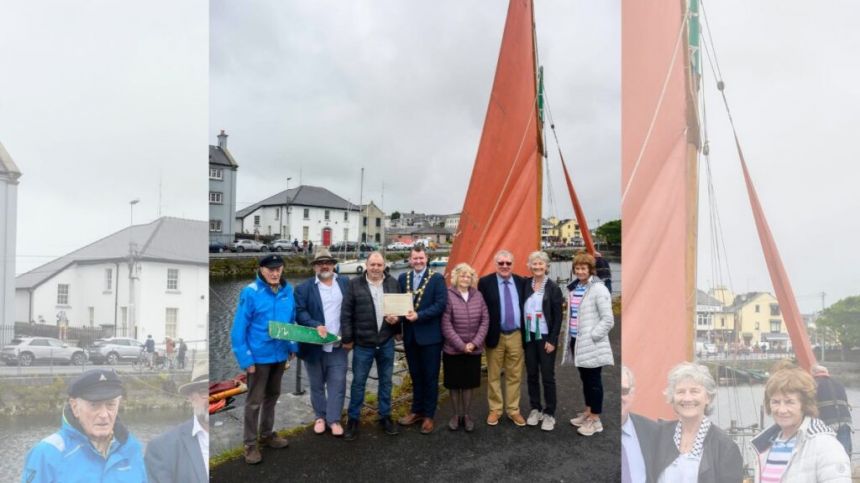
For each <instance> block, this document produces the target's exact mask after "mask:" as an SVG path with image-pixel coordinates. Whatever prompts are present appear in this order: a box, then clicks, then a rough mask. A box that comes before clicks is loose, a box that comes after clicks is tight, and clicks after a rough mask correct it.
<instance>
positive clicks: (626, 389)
mask: <svg viewBox="0 0 860 483" xmlns="http://www.w3.org/2000/svg"><path fill="white" fill-rule="evenodd" d="M632 390H633V388H632V387H623V386H622V387H621V395H622V396H627V395H629V394H630V391H632Z"/></svg>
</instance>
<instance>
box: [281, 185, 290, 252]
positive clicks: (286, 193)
mask: <svg viewBox="0 0 860 483" xmlns="http://www.w3.org/2000/svg"><path fill="white" fill-rule="evenodd" d="M291 179H293V178H287V191H284V213H283V215H282V216H281V238H283V239H285V240H287V241H289V238H290V237H289V236H288V234H287V232H286V231H284V218H286V217H287V213H288V211H289V208H290V193H289V191H290V180H291ZM289 228H290V225H289V223H287V229H289Z"/></svg>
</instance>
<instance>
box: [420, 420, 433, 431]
mask: <svg viewBox="0 0 860 483" xmlns="http://www.w3.org/2000/svg"><path fill="white" fill-rule="evenodd" d="M432 432H433V420H432V419H431V418H424V422H422V423H421V434H430V433H432Z"/></svg>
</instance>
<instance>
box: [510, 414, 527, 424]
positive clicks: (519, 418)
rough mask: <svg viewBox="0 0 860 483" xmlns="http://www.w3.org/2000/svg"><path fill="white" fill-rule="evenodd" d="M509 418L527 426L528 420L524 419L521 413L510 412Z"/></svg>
mask: <svg viewBox="0 0 860 483" xmlns="http://www.w3.org/2000/svg"><path fill="white" fill-rule="evenodd" d="M508 418H509V419H510V420H511V421H513V423H514V424H516V425H517V426H525V425H526V420H525V419H523V415H522V414H520V413H513V414H508Z"/></svg>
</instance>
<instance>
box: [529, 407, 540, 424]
mask: <svg viewBox="0 0 860 483" xmlns="http://www.w3.org/2000/svg"><path fill="white" fill-rule="evenodd" d="M543 418H544V415H543V414H542V413H541V412H540V411H538V410H537V409H532V412H530V413H529V417H528V419H526V424H528V425H529V426H537V425H538V423H539V422H541V421H542V420H543Z"/></svg>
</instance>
